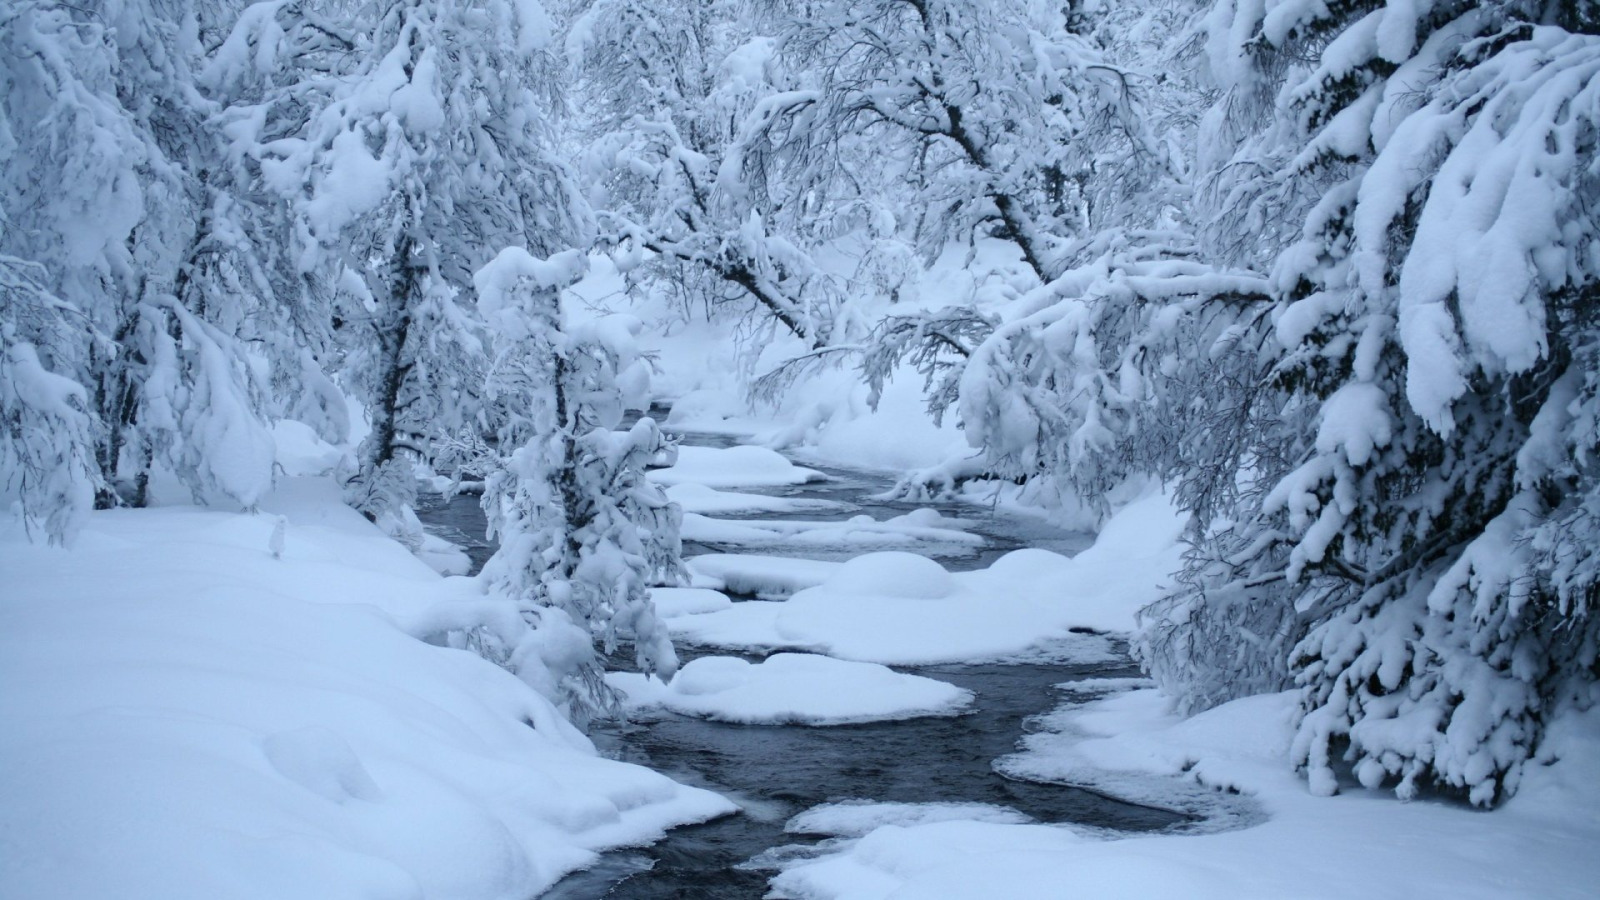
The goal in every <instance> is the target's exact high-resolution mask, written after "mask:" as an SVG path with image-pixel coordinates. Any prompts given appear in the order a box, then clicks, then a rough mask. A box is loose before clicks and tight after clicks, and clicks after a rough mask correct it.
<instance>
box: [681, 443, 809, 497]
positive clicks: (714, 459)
mask: <svg viewBox="0 0 1600 900" xmlns="http://www.w3.org/2000/svg"><path fill="white" fill-rule="evenodd" d="M649 478H650V480H651V481H653V482H655V483H656V484H660V485H667V486H670V485H677V484H684V483H686V482H687V483H694V484H700V485H704V486H706V487H712V488H729V487H774V486H779V485H789V484H805V483H807V482H812V481H823V480H825V479H826V478H827V476H825V475H823V474H822V473H821V472H818V471H816V470H815V469H805V468H801V467H800V466H797V465H795V464H794V463H792V462H789V460H788V459H786V458H784V456H783V455H782V454H780V453H778V452H777V451H775V450H769V449H767V448H766V447H749V446H739V447H728V448H726V449H719V448H715V447H680V448H679V449H678V461H677V463H676V464H674V465H672V466H669V467H667V468H664V469H652V470H651V471H650V475H649Z"/></svg>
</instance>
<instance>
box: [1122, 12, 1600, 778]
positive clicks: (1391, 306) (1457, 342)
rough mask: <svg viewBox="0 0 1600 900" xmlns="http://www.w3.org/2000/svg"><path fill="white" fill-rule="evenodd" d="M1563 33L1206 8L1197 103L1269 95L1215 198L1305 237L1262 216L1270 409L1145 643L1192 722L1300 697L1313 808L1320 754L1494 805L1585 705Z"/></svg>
mask: <svg viewBox="0 0 1600 900" xmlns="http://www.w3.org/2000/svg"><path fill="white" fill-rule="evenodd" d="M1571 12H1572V10H1570V9H1565V8H1550V7H1547V6H1546V5H1545V4H1534V3H1515V2H1497V3H1451V2H1435V3H1428V4H1416V5H1406V6H1401V5H1399V4H1389V5H1385V6H1376V7H1368V6H1359V7H1350V8H1346V7H1339V8H1338V9H1332V8H1330V7H1327V6H1324V5H1321V4H1302V3H1289V2H1285V3H1279V4H1267V5H1266V6H1265V7H1260V6H1244V5H1241V6H1239V7H1238V8H1235V7H1234V6H1233V5H1232V4H1229V3H1222V4H1218V5H1217V6H1216V7H1215V9H1214V11H1213V13H1212V18H1211V20H1210V33H1211V44H1210V48H1209V50H1210V55H1211V64H1212V69H1213V71H1215V72H1216V74H1217V77H1218V80H1219V82H1220V83H1221V84H1222V85H1224V86H1225V87H1226V89H1227V92H1226V93H1225V94H1224V98H1223V99H1222V100H1221V101H1220V102H1222V103H1225V104H1226V103H1231V102H1233V101H1234V100H1238V101H1239V102H1241V103H1244V102H1249V103H1257V104H1259V103H1260V102H1261V97H1262V96H1263V95H1266V96H1270V97H1272V98H1273V99H1272V100H1271V103H1272V104H1273V114H1272V115H1271V116H1270V117H1269V118H1268V119H1266V120H1264V123H1263V125H1262V126H1261V127H1260V128H1259V129H1258V130H1257V131H1255V132H1252V133H1249V134H1245V135H1243V136H1240V137H1239V138H1238V139H1237V141H1236V142H1235V143H1234V147H1235V148H1236V149H1235V150H1234V151H1233V156H1232V158H1231V159H1230V158H1229V157H1228V156H1225V155H1224V154H1223V153H1218V154H1217V157H1218V159H1219V160H1220V161H1221V166H1222V167H1224V168H1226V169H1228V170H1229V173H1228V174H1225V175H1223V176H1222V177H1220V178H1218V179H1217V183H1218V184H1222V185H1224V186H1225V194H1226V196H1228V197H1229V198H1231V200H1232V202H1234V203H1236V204H1238V205H1239V207H1240V208H1242V209H1244V210H1245V216H1246V217H1247V220H1248V217H1256V218H1258V219H1259V220H1260V221H1262V222H1266V221H1272V222H1274V223H1277V222H1280V221H1281V218H1280V217H1281V216H1282V215H1283V214H1284V213H1285V212H1288V213H1290V214H1292V217H1291V218H1290V221H1298V222H1299V223H1300V228H1299V233H1298V236H1295V239H1293V240H1284V239H1282V238H1281V237H1274V236H1273V235H1272V234H1271V233H1270V229H1271V228H1273V227H1276V224H1274V225H1272V226H1263V227H1264V228H1266V229H1267V230H1268V233H1266V234H1264V235H1263V237H1264V243H1265V245H1266V246H1268V247H1269V248H1272V247H1277V248H1280V249H1277V250H1276V254H1275V258H1274V259H1273V260H1272V273H1271V290H1272V293H1273V296H1274V298H1275V302H1274V303H1273V304H1272V308H1271V312H1270V315H1271V328H1270V330H1269V331H1267V332H1265V335H1264V336H1265V337H1266V338H1268V339H1269V340H1268V341H1267V342H1264V343H1263V344H1262V345H1261V349H1262V350H1264V351H1266V352H1267V353H1268V354H1269V356H1270V358H1271V359H1270V362H1271V365H1270V369H1269V371H1268V372H1267V377H1266V378H1265V379H1264V381H1265V384H1264V385H1263V387H1262V390H1263V391H1265V392H1266V395H1267V397H1268V398H1269V401H1270V402H1271V403H1272V404H1273V405H1274V406H1276V407H1277V408H1279V409H1282V410H1284V412H1285V415H1284V417H1283V420H1282V424H1281V425H1279V424H1274V423H1273V422H1271V421H1270V420H1266V421H1263V425H1264V426H1265V427H1262V428H1260V429H1258V430H1253V431H1252V432H1251V433H1249V434H1247V435H1246V437H1247V438H1248V439H1249V445H1248V447H1247V448H1246V450H1245V451H1244V453H1243V455H1242V456H1241V457H1240V459H1241V461H1242V462H1243V463H1244V465H1242V466H1240V467H1239V468H1237V469H1236V470H1235V471H1238V472H1240V473H1241V474H1243V475H1244V476H1246V480H1247V481H1248V482H1250V485H1249V487H1248V489H1247V490H1245V491H1243V492H1241V493H1240V494H1239V495H1238V503H1237V504H1236V505H1235V506H1234V508H1233V509H1232V510H1231V511H1230V510H1226V509H1225V510H1222V511H1221V512H1222V513H1225V515H1222V516H1219V517H1218V519H1216V520H1215V521H1214V522H1201V523H1200V524H1201V525H1202V526H1205V528H1206V530H1205V533H1204V534H1203V535H1202V536H1201V538H1200V540H1199V542H1198V544H1197V549H1196V552H1195V554H1194V556H1193V558H1192V560H1191V564H1190V567H1189V570H1188V572H1187V576H1186V577H1187V579H1188V581H1189V584H1190V585H1191V588H1190V589H1189V590H1187V591H1184V592H1180V593H1179V594H1178V595H1176V596H1175V597H1174V598H1173V599H1172V600H1170V601H1168V602H1167V603H1166V604H1163V605H1160V606H1158V607H1156V608H1154V609H1152V610H1149V611H1147V622H1148V625H1147V632H1146V638H1145V646H1144V650H1143V652H1144V654H1145V658H1146V659H1147V660H1149V661H1150V663H1151V665H1152V666H1153V668H1154V670H1155V672H1156V674H1157V675H1158V676H1159V677H1160V678H1161V680H1162V681H1163V683H1164V684H1166V685H1167V686H1168V687H1169V688H1170V689H1172V690H1174V691H1176V692H1177V693H1178V694H1179V696H1180V697H1181V698H1182V699H1183V700H1184V701H1185V702H1186V703H1187V704H1188V705H1189V706H1190V707H1191V708H1197V707H1203V706H1206V705H1210V704H1212V703H1215V702H1219V701H1221V700H1224V699H1228V698H1230V697H1231V696H1236V695H1238V694H1239V693H1244V692H1249V691H1251V690H1260V689H1266V688H1271V687H1276V686H1281V685H1283V684H1286V683H1289V682H1291V681H1292V682H1293V683H1297V684H1299V685H1300V688H1301V691H1302V709H1303V712H1304V718H1303V721H1302V723H1301V726H1300V731H1299V736H1298V738H1297V741H1296V744H1295V755H1296V760H1297V762H1298V763H1299V764H1301V765H1303V766H1304V767H1305V768H1306V769H1307V771H1308V772H1309V774H1310V777H1311V784H1312V787H1313V789H1314V790H1316V791H1319V792H1330V791H1332V790H1334V788H1335V784H1336V781H1335V775H1334V771H1333V766H1334V765H1335V763H1336V762H1337V756H1336V755H1337V754H1340V753H1341V752H1342V755H1343V758H1344V760H1345V761H1346V762H1348V763H1349V764H1351V765H1352V766H1353V767H1354V771H1355V774H1356V775H1357V777H1358V778H1359V779H1360V780H1361V781H1362V783H1364V784H1366V785H1369V786H1377V785H1379V784H1386V783H1387V784H1393V785H1395V787H1396V789H1397V791H1398V792H1399V793H1400V794H1401V795H1402V796H1411V795H1413V794H1414V793H1415V792H1416V791H1417V790H1418V789H1419V788H1421V787H1423V786H1427V785H1432V784H1439V785H1444V786H1447V787H1450V788H1454V789H1459V790H1462V791H1464V792H1465V793H1466V794H1467V795H1468V796H1470V798H1471V799H1472V800H1473V801H1474V802H1476V803H1480V804H1485V805H1487V804H1492V803H1494V802H1497V801H1498V800H1500V799H1502V798H1503V797H1504V796H1506V795H1507V794H1508V793H1510V792H1511V791H1513V790H1515V788H1516V785H1517V781H1518V778H1519V775H1520V772H1521V768H1522V766H1523V765H1524V764H1525V762H1526V761H1527V760H1528V759H1529V758H1530V756H1531V755H1532V754H1533V753H1534V752H1535V750H1536V748H1537V747H1538V742H1539V739H1540V735H1541V733H1542V729H1543V725H1544V723H1545V722H1547V721H1548V720H1549V718H1550V717H1551V716H1554V715H1558V714H1559V713H1560V711H1561V710H1562V708H1563V707H1564V705H1565V704H1569V703H1585V702H1588V699H1587V698H1588V697H1589V686H1590V685H1592V683H1593V681H1594V678H1595V671H1596V670H1595V663H1596V649H1597V645H1600V639H1597V635H1600V628H1597V622H1600V620H1597V619H1596V618H1595V616H1594V615H1593V613H1594V598H1595V596H1596V589H1595V582H1594V581H1593V580H1592V575H1593V570H1594V567H1593V564H1592V562H1591V561H1590V560H1591V559H1592V550H1584V549H1580V543H1581V542H1582V541H1584V540H1587V539H1588V538H1589V537H1590V535H1591V534H1592V532H1591V531H1590V529H1591V528H1592V524H1591V523H1592V519H1591V517H1590V514H1589V512H1588V510H1589V509H1590V508H1592V497H1593V472H1592V465H1593V464H1592V452H1593V448H1594V446H1595V441H1596V433H1595V430H1594V419H1593V417H1592V415H1593V408H1594V406H1593V404H1594V395H1593V380H1594V379H1593V356H1592V349H1591V348H1592V346H1593V340H1594V328H1595V323H1594V309H1595V299H1596V287H1595V279H1596V268H1595V266H1596V262H1597V260H1596V259H1595V257H1594V253H1593V247H1594V246H1596V244H1595V226H1594V218H1593V216H1592V208H1593V203H1594V202H1595V199H1596V187H1597V182H1596V181H1595V176H1594V174H1593V173H1594V171H1595V165H1596V156H1595V147H1596V141H1595V137H1594V135H1595V133H1596V122H1595V117H1596V109H1597V108H1600V107H1597V105H1596V95H1595V91H1596V85H1597V84H1600V81H1597V79H1596V78H1595V75H1596V72H1597V71H1600V70H1597V69H1596V65H1597V53H1600V43H1597V41H1596V39H1595V38H1594V37H1593V36H1591V35H1588V34H1583V33H1578V32H1574V31H1573V30H1570V29H1571V28H1572V27H1589V25H1590V24H1592V23H1587V24H1586V23H1584V22H1581V21H1567V20H1563V18H1562V16H1570V14H1571ZM1300 60H1309V62H1300ZM1245 159H1249V160H1252V161H1260V160H1262V159H1271V160H1277V161H1279V162H1278V164H1277V167H1276V168H1275V169H1273V170H1270V171H1269V172H1267V173H1266V174H1262V173H1261V172H1262V170H1261V168H1260V167H1259V166H1255V165H1252V166H1245V165H1241V161H1242V160H1245ZM1247 170H1248V171H1249V172H1250V173H1253V174H1249V175H1247V176H1246V177H1238V175H1237V174H1236V173H1239V172H1245V171H1247ZM1229 178H1232V179H1233V181H1232V183H1231V184H1228V183H1227V182H1228V179H1229ZM1224 522H1225V523H1227V524H1223V523H1224ZM1341 748H1343V749H1342V751H1341Z"/></svg>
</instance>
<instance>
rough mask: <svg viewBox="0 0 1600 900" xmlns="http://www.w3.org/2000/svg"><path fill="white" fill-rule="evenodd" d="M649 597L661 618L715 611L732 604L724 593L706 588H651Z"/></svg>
mask: <svg viewBox="0 0 1600 900" xmlns="http://www.w3.org/2000/svg"><path fill="white" fill-rule="evenodd" d="M650 599H651V601H652V602H654V603H655V605H656V615H657V616H660V617H661V618H663V619H672V618H676V617H678V616H696V615H700V614H701V613H708V612H717V611H718V610H723V609H727V608H728V607H730V606H732V605H733V601H732V600H729V599H728V597H727V595H726V594H723V593H721V592H720V591H713V590H710V589H708V588H669V587H658V588H651V589H650Z"/></svg>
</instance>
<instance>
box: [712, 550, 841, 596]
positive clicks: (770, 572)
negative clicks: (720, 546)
mask: <svg viewBox="0 0 1600 900" xmlns="http://www.w3.org/2000/svg"><path fill="white" fill-rule="evenodd" d="M684 565H685V567H686V568H687V569H688V570H689V576H690V578H691V579H693V582H694V586H695V587H704V588H713V589H716V590H727V591H731V592H733V593H735V594H751V595H753V596H757V597H767V598H771V597H787V596H789V595H790V594H793V593H794V592H795V591H799V590H803V589H805V588H808V587H812V586H814V585H818V584H821V583H822V582H823V581H826V580H827V578H828V576H829V575H831V574H832V573H833V572H834V571H835V570H837V569H838V568H839V566H840V564H839V563H836V562H827V561H825V560H815V559H794V558H792V557H788V556H761V555H758V554H754V553H707V554H704V555H701V556H695V557H691V558H690V559H689V560H687V561H686V562H685V564H684Z"/></svg>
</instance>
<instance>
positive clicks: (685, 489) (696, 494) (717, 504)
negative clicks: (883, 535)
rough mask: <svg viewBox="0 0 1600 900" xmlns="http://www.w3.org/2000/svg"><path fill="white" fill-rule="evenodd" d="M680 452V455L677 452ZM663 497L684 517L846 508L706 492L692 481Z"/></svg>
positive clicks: (805, 500)
mask: <svg viewBox="0 0 1600 900" xmlns="http://www.w3.org/2000/svg"><path fill="white" fill-rule="evenodd" d="M680 452H682V451H681V449H680ZM666 494H667V499H668V500H671V501H672V502H673V503H676V504H678V505H679V506H681V507H683V511H684V512H685V513H700V514H721V515H733V514H739V513H744V514H749V513H799V512H819V513H820V512H832V511H834V510H838V509H844V508H847V504H844V503H839V502H836V501H832V500H812V499H808V498H801V497H771V496H768V495H766V494H746V493H740V492H738V491H719V490H717V489H716V488H709V487H706V486H705V485H703V484H696V483H694V482H692V481H687V482H684V483H682V484H675V485H672V486H671V487H669V488H667V489H666Z"/></svg>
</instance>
